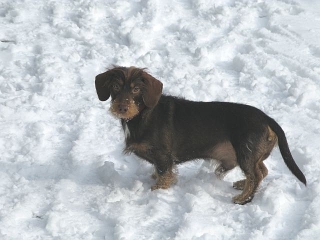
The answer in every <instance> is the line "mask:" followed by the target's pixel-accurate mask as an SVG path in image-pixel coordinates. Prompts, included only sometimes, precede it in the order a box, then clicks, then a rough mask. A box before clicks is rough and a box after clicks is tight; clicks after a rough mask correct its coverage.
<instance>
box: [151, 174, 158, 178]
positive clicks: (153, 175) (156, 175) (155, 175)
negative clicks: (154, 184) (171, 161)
mask: <svg viewBox="0 0 320 240" xmlns="http://www.w3.org/2000/svg"><path fill="white" fill-rule="evenodd" d="M151 178H152V179H154V180H157V179H158V174H157V173H155V172H154V173H153V174H152V175H151Z"/></svg>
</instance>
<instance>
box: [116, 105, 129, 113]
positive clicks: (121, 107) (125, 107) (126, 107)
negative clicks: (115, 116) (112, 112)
mask: <svg viewBox="0 0 320 240" xmlns="http://www.w3.org/2000/svg"><path fill="white" fill-rule="evenodd" d="M118 110H119V112H120V113H125V112H127V111H128V106H127V105H125V104H119V105H118Z"/></svg>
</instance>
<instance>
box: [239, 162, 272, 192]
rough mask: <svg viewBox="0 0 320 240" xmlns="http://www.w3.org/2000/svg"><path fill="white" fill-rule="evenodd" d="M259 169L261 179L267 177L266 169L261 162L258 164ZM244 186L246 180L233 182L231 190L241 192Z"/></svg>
mask: <svg viewBox="0 0 320 240" xmlns="http://www.w3.org/2000/svg"><path fill="white" fill-rule="evenodd" d="M259 168H260V171H261V174H262V176H263V178H265V177H266V176H267V175H268V169H267V167H266V166H265V165H264V163H263V162H260V164H259ZM245 184H246V179H242V180H240V181H237V182H234V183H233V188H234V189H237V190H243V189H244V186H245Z"/></svg>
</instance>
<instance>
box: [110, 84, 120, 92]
mask: <svg viewBox="0 0 320 240" xmlns="http://www.w3.org/2000/svg"><path fill="white" fill-rule="evenodd" d="M112 88H113V90H114V91H119V90H120V86H119V84H116V83H115V84H113V85H112Z"/></svg>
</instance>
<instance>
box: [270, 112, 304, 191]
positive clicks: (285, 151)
mask: <svg viewBox="0 0 320 240" xmlns="http://www.w3.org/2000/svg"><path fill="white" fill-rule="evenodd" d="M268 124H269V126H270V128H271V129H272V130H273V131H274V132H275V133H276V135H277V137H278V145H279V148H280V153H281V155H282V158H283V160H284V162H285V164H286V165H287V167H288V168H289V170H290V171H291V172H292V173H293V175H295V176H296V177H297V178H298V179H299V180H300V181H301V182H302V183H303V184H304V185H307V180H306V177H305V176H304V174H303V173H302V172H301V170H300V169H299V167H298V166H297V164H296V162H295V161H294V159H293V157H292V155H291V152H290V149H289V145H288V142H287V138H286V135H285V133H284V131H283V129H282V128H281V127H280V125H279V124H278V123H277V122H276V121H275V120H274V119H272V118H270V117H268Z"/></svg>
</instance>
